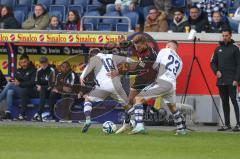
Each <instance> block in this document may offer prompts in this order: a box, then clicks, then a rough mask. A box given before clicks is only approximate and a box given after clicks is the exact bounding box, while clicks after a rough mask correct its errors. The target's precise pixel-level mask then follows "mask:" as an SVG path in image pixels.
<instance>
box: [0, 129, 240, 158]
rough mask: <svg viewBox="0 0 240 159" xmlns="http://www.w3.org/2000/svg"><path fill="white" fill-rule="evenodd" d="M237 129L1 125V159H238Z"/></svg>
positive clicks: (239, 146) (239, 139) (239, 140)
mask: <svg viewBox="0 0 240 159" xmlns="http://www.w3.org/2000/svg"><path fill="white" fill-rule="evenodd" d="M239 152H240V134H239V133H215V132H214V133H213V132H212V133H203V132H190V133H189V134H188V135H186V136H174V133H173V132H169V131H168V132H166V131H159V130H151V131H148V134H147V135H127V134H121V135H114V134H113V135H106V134H104V133H102V131H101V129H100V128H99V129H97V128H92V129H90V130H89V132H88V133H87V134H82V133H81V129H80V128H63V127H60V128H51V127H34V126H6V125H2V126H1V125H0V159H239V158H240V153H239Z"/></svg>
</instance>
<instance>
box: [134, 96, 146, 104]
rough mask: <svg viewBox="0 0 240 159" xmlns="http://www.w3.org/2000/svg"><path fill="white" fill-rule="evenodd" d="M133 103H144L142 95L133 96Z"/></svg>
mask: <svg viewBox="0 0 240 159" xmlns="http://www.w3.org/2000/svg"><path fill="white" fill-rule="evenodd" d="M135 103H136V104H142V103H144V98H143V97H140V96H137V97H135Z"/></svg>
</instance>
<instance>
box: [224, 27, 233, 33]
mask: <svg viewBox="0 0 240 159" xmlns="http://www.w3.org/2000/svg"><path fill="white" fill-rule="evenodd" d="M222 32H229V33H230V34H232V29H231V28H230V27H228V26H225V27H223V29H222Z"/></svg>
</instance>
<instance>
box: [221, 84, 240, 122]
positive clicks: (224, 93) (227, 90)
mask: <svg viewBox="0 0 240 159" xmlns="http://www.w3.org/2000/svg"><path fill="white" fill-rule="evenodd" d="M218 90H219V94H220V97H221V100H222V106H223V113H224V118H225V125H227V126H230V104H229V97H230V98H231V101H232V104H233V107H234V111H235V115H236V121H237V124H239V107H238V103H237V98H236V95H237V88H236V86H232V85H219V86H218Z"/></svg>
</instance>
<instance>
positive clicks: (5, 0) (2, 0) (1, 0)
mask: <svg viewBox="0 0 240 159" xmlns="http://www.w3.org/2000/svg"><path fill="white" fill-rule="evenodd" d="M0 4H1V5H6V6H9V7H12V8H13V7H14V6H15V4H16V0H0Z"/></svg>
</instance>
